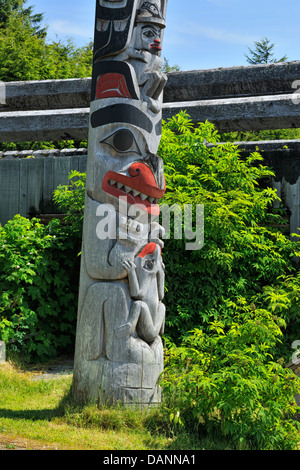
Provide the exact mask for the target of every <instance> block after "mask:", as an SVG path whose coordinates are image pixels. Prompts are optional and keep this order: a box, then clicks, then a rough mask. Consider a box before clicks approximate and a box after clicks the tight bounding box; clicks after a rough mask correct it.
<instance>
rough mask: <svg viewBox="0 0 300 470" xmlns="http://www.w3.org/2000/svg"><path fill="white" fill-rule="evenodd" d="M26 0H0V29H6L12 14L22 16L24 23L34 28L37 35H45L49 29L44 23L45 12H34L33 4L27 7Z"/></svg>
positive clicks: (33, 30)
mask: <svg viewBox="0 0 300 470" xmlns="http://www.w3.org/2000/svg"><path fill="white" fill-rule="evenodd" d="M26 3H27V2H26V0H0V29H5V28H6V27H7V26H8V24H9V19H10V17H11V16H12V15H15V14H17V15H18V16H21V17H22V21H23V23H24V24H27V25H29V26H30V27H31V28H32V33H33V34H34V35H35V36H39V37H45V36H46V34H47V29H46V27H44V26H43V25H42V22H43V20H44V14H43V13H33V6H29V7H27V8H25V4H26Z"/></svg>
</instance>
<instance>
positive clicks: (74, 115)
mask: <svg viewBox="0 0 300 470" xmlns="http://www.w3.org/2000/svg"><path fill="white" fill-rule="evenodd" d="M180 110H185V111H187V113H188V114H189V115H190V116H191V119H192V120H193V122H194V123H195V124H196V123H198V122H204V121H206V120H208V121H210V122H212V123H214V124H215V126H216V128H217V129H218V130H219V131H220V132H231V131H255V130H262V129H288V128H296V127H300V104H294V102H293V100H292V99H291V95H278V96H277V95H276V96H258V97H252V98H228V99H222V100H204V101H193V102H190V101H187V102H180V103H164V105H163V118H164V119H165V120H167V119H169V118H172V117H173V116H174V115H176V114H177V113H178V112H179V111H180ZM88 125H89V108H79V109H60V110H47V111H42V110H37V111H12V112H3V113H0V142H24V141H41V140H44V141H47V140H68V139H70V140H72V139H73V140H82V139H86V138H87V136H88Z"/></svg>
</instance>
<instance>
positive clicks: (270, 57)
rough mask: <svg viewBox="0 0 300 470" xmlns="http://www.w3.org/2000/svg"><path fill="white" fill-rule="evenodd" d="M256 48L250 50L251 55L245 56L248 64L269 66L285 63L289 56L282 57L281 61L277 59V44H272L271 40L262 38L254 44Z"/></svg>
mask: <svg viewBox="0 0 300 470" xmlns="http://www.w3.org/2000/svg"><path fill="white" fill-rule="evenodd" d="M254 45H255V48H254V49H250V47H248V50H249V55H247V54H245V56H246V59H247V62H248V63H249V64H253V65H255V64H268V63H270V62H273V63H275V62H285V61H286V60H287V56H286V55H285V56H283V57H281V59H276V58H275V57H274V53H273V49H274V47H275V44H272V43H271V41H270V39H268V38H262V39H261V40H260V41H255V42H254Z"/></svg>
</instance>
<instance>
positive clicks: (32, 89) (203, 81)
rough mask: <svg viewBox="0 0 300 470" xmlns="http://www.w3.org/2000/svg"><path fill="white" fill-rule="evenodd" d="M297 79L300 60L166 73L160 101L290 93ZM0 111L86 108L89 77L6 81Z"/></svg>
mask: <svg viewBox="0 0 300 470" xmlns="http://www.w3.org/2000/svg"><path fill="white" fill-rule="evenodd" d="M297 80H300V61H294V62H282V63H279V64H260V65H249V66H242V67H227V68H218V69H208V70H192V71H183V72H172V73H168V82H167V84H166V87H165V90H164V102H165V103H171V102H172V103H174V102H180V101H199V100H201V101H202V100H211V99H221V98H230V97H246V96H249V97H250V96H262V95H275V94H290V93H294V92H295V88H293V87H292V85H293V83H295V82H296V81H297ZM5 88H6V102H5V104H0V112H1V111H2V112H6V111H16V110H33V109H36V110H38V109H70V108H81V107H83V108H86V107H89V105H90V89H91V78H89V77H87V78H79V79H68V80H43V81H22V82H7V83H6V84H5Z"/></svg>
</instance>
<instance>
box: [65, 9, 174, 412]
mask: <svg viewBox="0 0 300 470" xmlns="http://www.w3.org/2000/svg"><path fill="white" fill-rule="evenodd" d="M166 4H167V0H150V1H144V0H97V6H96V23H95V41H94V64H93V76H92V89H91V110H90V126H89V143H88V162H87V181H86V199H85V214H84V225H83V241H82V258H81V272H80V288H79V300H78V319H77V332H76V345H75V361H74V378H73V394H74V397H75V398H76V399H77V400H80V401H84V402H86V401H98V402H99V401H100V402H101V401H105V402H106V403H107V402H110V403H113V402H117V401H120V402H122V403H124V404H137V405H147V404H150V403H153V404H155V403H158V402H159V401H160V389H159V385H158V379H159V376H160V374H161V372H162V370H163V346H162V339H161V336H162V334H163V331H164V320H165V306H164V304H163V303H162V299H163V295H164V264H163V261H162V257H161V250H162V247H163V242H162V237H163V228H162V227H161V226H160V225H159V223H158V221H157V217H158V215H159V206H158V201H159V199H161V198H162V197H163V195H164V192H165V179H164V174H163V164H162V160H161V159H160V158H159V157H158V156H157V155H156V153H157V149H158V145H159V142H160V137H161V119H162V95H163V89H164V86H165V84H166V80H167V79H166V76H165V74H164V73H162V72H161V66H162V59H161V57H160V55H161V44H162V36H163V30H164V28H165V15H166V6H167V5H166Z"/></svg>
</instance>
